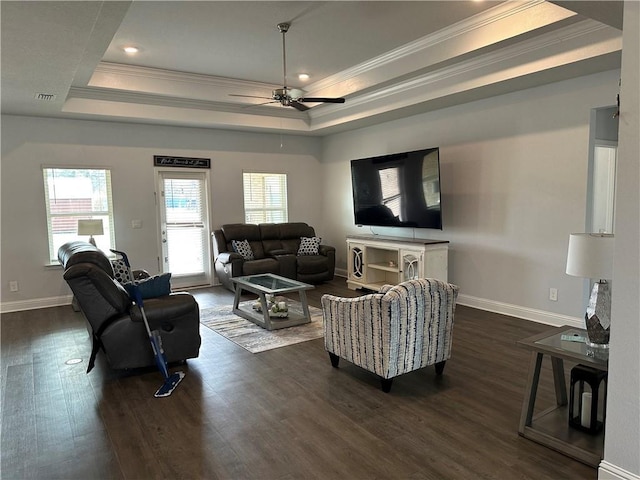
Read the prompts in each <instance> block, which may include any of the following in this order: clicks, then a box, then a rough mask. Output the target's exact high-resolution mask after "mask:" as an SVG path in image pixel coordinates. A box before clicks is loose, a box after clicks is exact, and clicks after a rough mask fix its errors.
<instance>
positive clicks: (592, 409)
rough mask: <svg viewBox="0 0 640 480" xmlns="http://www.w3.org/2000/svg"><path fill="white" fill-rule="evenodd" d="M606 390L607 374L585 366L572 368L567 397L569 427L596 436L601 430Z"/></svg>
mask: <svg viewBox="0 0 640 480" xmlns="http://www.w3.org/2000/svg"><path fill="white" fill-rule="evenodd" d="M602 382H604V385H603V388H602V397H603V398H602V401H601V400H600V386H601V384H602ZM585 387H588V388H585ZM606 389H607V372H605V371H604V370H598V369H597V368H593V367H588V366H586V365H576V366H575V367H573V368H572V369H571V393H570V396H569V425H571V426H572V427H574V428H577V429H579V430H582V431H584V432H587V433H591V434H596V433H598V432H599V431H600V430H602V427H603V426H604V417H605V404H606V398H607V393H606ZM598 417H600V418H601V420H599V418H598Z"/></svg>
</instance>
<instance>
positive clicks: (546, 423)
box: [519, 405, 604, 467]
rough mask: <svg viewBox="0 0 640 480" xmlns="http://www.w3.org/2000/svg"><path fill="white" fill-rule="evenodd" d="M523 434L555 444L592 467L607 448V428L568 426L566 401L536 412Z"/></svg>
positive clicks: (560, 449)
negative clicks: (593, 431) (591, 430)
mask: <svg viewBox="0 0 640 480" xmlns="http://www.w3.org/2000/svg"><path fill="white" fill-rule="evenodd" d="M519 433H520V435H521V436H522V437H524V438H527V439H529V440H532V441H534V442H536V443H539V444H541V445H544V446H546V447H548V448H552V449H553V450H556V451H558V452H560V453H562V454H564V455H567V456H569V457H572V458H575V459H576V460H578V461H580V462H582V463H585V464H587V465H589V466H591V467H598V465H599V464H600V460H601V459H602V456H603V452H604V432H603V431H601V432H600V433H598V434H597V435H590V434H588V433H585V432H582V431H580V430H577V429H575V428H572V427H571V426H569V408H568V406H567V405H562V406H558V407H550V408H548V409H547V410H544V411H542V412H540V413H539V414H538V415H536V416H534V417H533V419H532V421H531V425H527V426H525V427H524V429H523V431H521V432H519Z"/></svg>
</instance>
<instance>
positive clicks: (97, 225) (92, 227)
mask: <svg viewBox="0 0 640 480" xmlns="http://www.w3.org/2000/svg"><path fill="white" fill-rule="evenodd" d="M103 234H104V231H103V229H102V219H98V220H78V235H89V243H90V244H91V245H93V246H94V247H95V246H96V241H95V240H94V238H93V236H94V235H103Z"/></svg>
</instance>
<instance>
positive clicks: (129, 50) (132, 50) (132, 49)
mask: <svg viewBox="0 0 640 480" xmlns="http://www.w3.org/2000/svg"><path fill="white" fill-rule="evenodd" d="M123 50H124V51H125V52H126V53H138V52H139V51H140V49H139V48H138V47H124V48H123Z"/></svg>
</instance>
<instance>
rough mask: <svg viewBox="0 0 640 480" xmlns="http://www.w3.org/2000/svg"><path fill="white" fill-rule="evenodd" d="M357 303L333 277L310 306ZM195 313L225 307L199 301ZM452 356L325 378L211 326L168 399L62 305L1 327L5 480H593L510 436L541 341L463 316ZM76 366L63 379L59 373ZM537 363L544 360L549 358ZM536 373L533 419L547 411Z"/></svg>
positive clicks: (217, 297)
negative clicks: (113, 364)
mask: <svg viewBox="0 0 640 480" xmlns="http://www.w3.org/2000/svg"><path fill="white" fill-rule="evenodd" d="M326 292H331V293H336V294H344V295H350V296H353V295H356V294H357V293H355V292H351V291H349V290H347V289H346V285H345V282H344V279H336V280H334V281H333V282H331V283H329V284H325V285H322V286H319V287H318V288H316V290H314V291H312V292H310V295H309V298H310V303H311V304H312V305H315V306H319V299H320V296H321V295H322V294H323V293H326ZM193 293H194V294H195V295H196V297H197V299H198V302H199V303H200V305H201V308H206V307H207V306H211V305H215V304H221V303H225V304H228V303H230V302H231V301H232V295H231V294H230V293H229V292H227V291H226V290H223V289H222V288H221V287H214V288H209V289H203V290H199V291H194V292H193ZM455 322H456V323H455V328H454V344H453V356H452V358H451V360H449V361H448V362H447V365H446V368H445V370H444V375H443V377H441V378H436V376H435V373H434V370H433V369H432V368H427V369H423V370H420V371H417V372H412V373H410V374H407V375H404V376H402V377H399V378H397V379H396V380H395V381H394V384H393V390H392V391H391V393H390V394H385V393H383V392H382V391H381V390H380V388H379V381H378V379H377V378H376V377H374V376H373V375H371V374H369V373H367V372H364V371H362V370H360V369H358V368H357V367H355V366H353V365H351V364H349V363H348V362H345V361H342V362H341V364H340V368H339V369H334V368H332V367H331V365H330V362H329V358H328V355H327V354H326V352H325V351H324V347H323V342H322V339H318V340H313V341H310V342H305V343H301V344H298V345H294V346H289V347H285V348H280V349H276V350H271V351H268V352H263V353H260V354H251V353H249V352H247V351H245V350H244V349H242V348H240V347H238V346H236V345H235V344H234V343H232V342H230V341H229V340H226V339H225V338H223V337H222V336H220V335H218V334H216V333H214V332H213V331H211V330H209V329H207V328H206V327H202V328H201V334H202V348H201V350H200V357H199V358H198V359H194V360H191V361H189V364H188V366H187V367H186V372H187V376H186V378H185V379H184V380H183V382H182V383H181V384H180V386H179V387H178V388H177V389H176V390H175V392H174V393H173V395H172V396H171V397H168V398H164V399H155V398H153V392H154V391H155V389H156V388H157V387H159V386H160V384H161V377H160V374H159V373H158V372H157V371H155V370H153V369H151V370H149V371H146V372H137V373H136V374H131V373H122V372H113V371H110V370H109V369H108V367H107V366H106V364H105V362H104V359H103V358H102V356H100V358H99V361H98V362H97V365H96V368H95V369H94V370H93V371H92V372H91V373H90V374H89V375H87V374H85V369H86V361H87V358H88V355H89V352H90V343H89V339H88V337H87V331H86V329H85V327H84V321H83V319H82V317H81V314H79V313H74V312H73V311H72V309H71V307H70V306H68V307H57V308H47V309H41V310H33V311H27V312H17V313H11V314H5V315H3V316H2V324H1V326H2V416H1V421H2V425H1V427H2V443H1V446H0V447H1V451H2V464H1V466H2V471H1V476H2V478H3V479H17V478H39V479H53V478H64V479H94V478H95V479H117V478H128V479H147V478H170V479H174V478H185V479H198V478H206V479H218V478H219V479H245V478H247V479H252V478H256V479H283V480H285V479H286V480H292V479H311V478H319V479H320V478H322V479H370V478H381V479H386V478H388V479H409V478H411V479H418V478H421V479H438V480H442V479H478V478H481V479H484V478H487V479H500V480H504V479H535V480H542V479H553V480H557V479H580V480H584V479H595V478H597V472H596V470H595V469H592V468H589V467H587V466H585V465H582V464H581V463H578V462H576V461H574V460H572V459H570V458H567V457H565V456H563V455H561V454H559V453H556V452H554V451H552V450H550V449H547V448H545V447H543V446H540V445H538V444H536V443H533V442H531V441H529V440H526V439H524V438H521V437H519V436H518V434H517V428H518V419H519V415H520V408H521V405H522V395H523V391H524V386H525V381H526V377H527V367H528V363H529V362H528V359H529V356H528V355H529V354H528V352H527V351H525V350H523V349H521V348H518V347H517V346H516V340H518V339H520V338H523V337H526V336H529V335H533V334H535V333H538V332H541V331H544V330H545V328H546V327H545V326H544V325H539V324H535V323H531V322H527V321H524V320H519V319H515V318H511V317H505V316H501V315H496V314H491V313H487V312H482V311H478V310H474V309H471V308H466V307H458V310H457V313H456V319H455ZM73 358H81V359H82V363H79V364H75V365H66V364H65V362H66V361H67V360H69V359H73ZM545 361H547V360H545ZM550 372H551V370H550V366H549V365H547V364H545V370H544V371H543V378H542V380H541V389H540V396H539V401H538V406H539V407H540V408H543V407H546V406H549V405H551V404H552V403H553V401H554V396H553V391H552V388H553V384H552V379H551V373H550Z"/></svg>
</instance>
